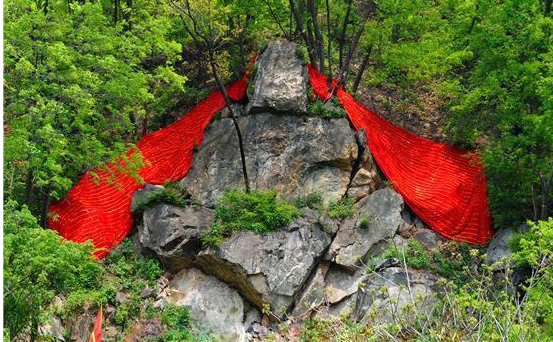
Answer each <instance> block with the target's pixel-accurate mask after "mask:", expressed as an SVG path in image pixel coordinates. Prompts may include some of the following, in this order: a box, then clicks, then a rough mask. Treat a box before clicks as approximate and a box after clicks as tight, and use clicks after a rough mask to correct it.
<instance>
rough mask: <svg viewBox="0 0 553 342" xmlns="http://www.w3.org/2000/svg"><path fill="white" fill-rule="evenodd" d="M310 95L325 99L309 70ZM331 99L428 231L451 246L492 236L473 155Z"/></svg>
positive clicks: (342, 95)
mask: <svg viewBox="0 0 553 342" xmlns="http://www.w3.org/2000/svg"><path fill="white" fill-rule="evenodd" d="M309 77H310V80H311V86H312V88H313V91H314V92H315V94H317V95H318V96H319V97H321V98H326V97H327V96H328V95H327V94H328V92H327V78H326V77H325V76H324V75H322V74H320V73H319V72H317V71H316V70H315V69H313V68H311V67H309ZM337 96H338V98H339V99H340V102H341V103H342V106H343V107H344V109H345V110H346V113H347V114H348V116H349V119H350V120H351V122H352V124H353V126H354V127H355V129H357V130H359V129H361V128H364V129H365V134H366V136H367V141H368V144H369V149H370V151H371V153H372V155H373V156H374V159H375V160H376V162H377V163H378V165H379V166H380V168H381V170H382V172H384V174H385V175H386V177H387V178H388V180H390V181H391V182H392V184H393V185H394V188H395V189H396V190H397V191H398V192H399V193H400V194H401V195H402V196H403V199H404V201H405V202H406V203H407V204H408V205H409V206H410V207H411V208H412V209H413V211H414V212H415V213H416V214H417V215H418V216H419V217H420V218H421V219H422V220H423V221H424V222H426V223H427V224H428V225H429V226H430V227H431V228H432V229H434V230H435V231H437V232H438V233H440V234H442V235H444V236H445V237H448V238H450V239H453V240H458V241H465V242H469V243H473V244H483V243H485V242H487V241H488V240H489V239H490V238H491V237H492V235H493V231H492V228H491V217H490V212H489V207H488V200H487V192H486V177H485V175H484V170H483V168H482V166H481V165H480V163H479V161H480V159H479V157H478V155H476V154H474V153H471V152H467V151H461V150H458V149H456V148H454V147H452V146H448V145H444V144H439V143H436V142H433V141H431V140H428V139H424V138H421V137H418V136H416V135H414V134H411V133H409V132H408V131H406V130H404V129H401V128H399V127H397V126H394V125H393V124H391V123H390V122H388V121H386V120H384V119H383V118H381V117H379V116H378V115H376V114H375V113H374V112H372V111H370V110H369V109H367V108H365V107H363V106H362V105H360V104H359V103H358V102H357V101H355V100H354V99H353V97H352V96H351V95H350V94H348V93H346V92H345V91H344V90H343V89H341V88H339V89H338V91H337Z"/></svg>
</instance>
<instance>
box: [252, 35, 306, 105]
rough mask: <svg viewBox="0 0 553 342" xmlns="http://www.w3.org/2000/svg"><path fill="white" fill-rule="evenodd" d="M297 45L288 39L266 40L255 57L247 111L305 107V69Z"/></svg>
mask: <svg viewBox="0 0 553 342" xmlns="http://www.w3.org/2000/svg"><path fill="white" fill-rule="evenodd" d="M296 49H297V46H296V44H294V43H292V42H289V41H287V40H276V41H271V42H269V45H268V46H267V49H266V50H265V51H264V52H263V54H262V55H261V56H260V57H259V59H258V60H257V73H256V75H255V88H254V89H255V90H254V93H253V95H252V96H251V100H250V112H260V111H273V112H286V113H289V114H294V113H305V112H306V111H307V70H306V68H305V66H304V63H303V61H302V60H301V59H300V58H299V57H298V56H297V53H296Z"/></svg>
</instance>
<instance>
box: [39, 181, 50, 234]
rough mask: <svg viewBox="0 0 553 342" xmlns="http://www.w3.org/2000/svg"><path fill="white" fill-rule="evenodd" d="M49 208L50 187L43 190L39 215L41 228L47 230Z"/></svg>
mask: <svg viewBox="0 0 553 342" xmlns="http://www.w3.org/2000/svg"><path fill="white" fill-rule="evenodd" d="M49 207H50V187H49V186H47V187H46V188H45V189H44V193H43V197H42V210H41V213H40V225H41V226H42V228H45V229H46V228H48V208H49Z"/></svg>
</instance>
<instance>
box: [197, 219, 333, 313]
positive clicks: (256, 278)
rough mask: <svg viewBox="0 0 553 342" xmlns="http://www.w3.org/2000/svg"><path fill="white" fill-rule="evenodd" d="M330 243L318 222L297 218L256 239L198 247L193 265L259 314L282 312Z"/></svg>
mask: <svg viewBox="0 0 553 342" xmlns="http://www.w3.org/2000/svg"><path fill="white" fill-rule="evenodd" d="M329 244H330V237H329V236H328V235H327V233H325V232H324V231H323V229H322V227H321V225H320V224H319V223H318V222H313V221H310V220H308V219H305V218H300V219H297V220H295V221H294V222H292V223H291V224H289V225H288V226H287V227H285V228H283V229H281V230H278V231H275V232H271V233H267V234H261V235H260V234H256V233H253V232H250V231H243V232H240V233H237V234H235V235H234V236H232V237H231V238H229V239H228V240H227V241H225V242H223V243H222V244H221V245H220V246H218V247H214V246H212V247H206V248H204V249H203V250H202V251H201V252H200V253H199V254H198V256H197V258H196V264H197V265H198V266H199V267H200V268H202V269H203V270H204V271H205V272H207V273H210V274H213V275H215V276H217V277H218V278H219V279H221V280H223V281H224V282H226V283H227V284H229V285H231V286H233V287H234V288H236V289H237V290H238V291H239V292H240V293H241V294H242V296H244V297H245V298H246V299H247V300H248V301H249V302H250V303H252V304H253V305H255V306H256V307H257V308H259V309H264V308H266V305H267V304H269V305H270V308H271V310H272V312H273V313H274V314H275V315H277V316H282V315H283V314H284V313H286V312H287V311H288V310H289V308H290V307H291V304H292V303H293V302H294V299H295V297H296V296H297V295H298V293H299V291H300V289H301V288H302V287H303V285H304V283H305V282H306V280H307V279H308V277H309V275H310V274H311V271H312V270H313V269H314V268H315V266H316V265H317V263H318V262H319V260H320V259H321V257H322V255H323V253H324V251H325V249H326V248H327V247H328V245H329Z"/></svg>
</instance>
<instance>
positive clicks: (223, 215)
mask: <svg viewBox="0 0 553 342" xmlns="http://www.w3.org/2000/svg"><path fill="white" fill-rule="evenodd" d="M298 215H299V211H298V208H296V207H294V206H292V205H290V204H288V203H286V202H285V201H283V200H281V199H280V198H278V196H277V193H276V192H275V191H257V190H254V191H252V192H250V193H246V192H241V191H238V190H228V191H226V192H225V193H224V194H223V197H222V198H221V199H220V200H219V202H218V203H217V205H216V207H215V222H214V223H213V225H212V229H211V232H209V233H208V234H206V235H204V236H203V237H202V241H203V242H204V243H205V244H209V245H217V244H219V243H221V242H222V241H223V240H224V239H225V238H227V237H229V236H231V235H232V234H233V233H234V232H237V231H240V230H251V231H253V232H256V233H266V232H270V231H274V230H277V229H278V228H281V227H283V226H285V225H287V224H288V223H290V222H291V221H292V219H293V218H295V217H297V216H298Z"/></svg>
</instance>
